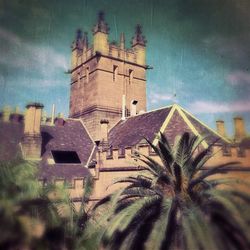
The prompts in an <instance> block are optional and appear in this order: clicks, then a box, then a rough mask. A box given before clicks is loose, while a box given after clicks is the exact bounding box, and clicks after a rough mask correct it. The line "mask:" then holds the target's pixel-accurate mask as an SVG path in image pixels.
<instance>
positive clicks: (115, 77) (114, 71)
mask: <svg viewBox="0 0 250 250" xmlns="http://www.w3.org/2000/svg"><path fill="white" fill-rule="evenodd" d="M117 76H118V66H116V65H114V66H113V82H116V80H117Z"/></svg>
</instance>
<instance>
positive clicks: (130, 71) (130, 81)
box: [128, 69, 134, 84]
mask: <svg viewBox="0 0 250 250" xmlns="http://www.w3.org/2000/svg"><path fill="white" fill-rule="evenodd" d="M128 75H129V84H131V83H132V82H133V78H134V73H133V70H132V69H130V70H129V72H128Z"/></svg>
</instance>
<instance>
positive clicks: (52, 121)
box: [50, 104, 56, 126]
mask: <svg viewBox="0 0 250 250" xmlns="http://www.w3.org/2000/svg"><path fill="white" fill-rule="evenodd" d="M55 112H56V108H55V104H52V112H51V123H50V125H51V126H53V125H54V120H55Z"/></svg>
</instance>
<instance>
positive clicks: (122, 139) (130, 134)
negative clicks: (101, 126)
mask: <svg viewBox="0 0 250 250" xmlns="http://www.w3.org/2000/svg"><path fill="white" fill-rule="evenodd" d="M171 108H172V107H171V106H170V107H165V108H162V109H158V110H153V111H150V112H146V113H143V114H139V115H136V116H131V117H128V118H127V119H126V120H121V121H120V122H118V123H117V124H116V125H115V126H114V127H113V128H112V129H111V130H110V132H109V143H110V144H111V145H112V146H113V147H117V148H118V147H128V146H133V145H136V144H138V143H139V142H140V141H141V140H143V138H144V137H146V138H147V139H149V140H153V139H154V138H155V133H157V132H158V131H159V130H160V128H161V126H162V124H163V122H164V121H165V120H166V118H167V116H168V114H169V112H170V110H171Z"/></svg>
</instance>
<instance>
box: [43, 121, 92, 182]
mask: <svg viewBox="0 0 250 250" xmlns="http://www.w3.org/2000/svg"><path fill="white" fill-rule="evenodd" d="M41 134H42V138H43V144H42V161H41V164H40V166H41V167H40V172H39V178H41V179H46V180H51V179H55V178H62V179H65V180H67V181H70V180H72V179H73V178H82V177H84V176H86V175H89V174H90V172H89V170H88V169H87V165H88V164H89V161H90V159H91V157H92V154H93V152H94V150H95V143H94V141H93V140H92V138H91V137H90V135H89V134H88V132H87V130H86V128H85V126H84V125H83V123H82V121H81V120H80V119H67V120H66V121H65V122H64V124H63V125H59V126H42V128H41ZM51 151H74V152H76V153H77V155H78V157H79V158H80V161H81V163H80V164H65V163H61V164H56V163H52V164H50V163H49V159H50V158H52V154H51Z"/></svg>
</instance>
